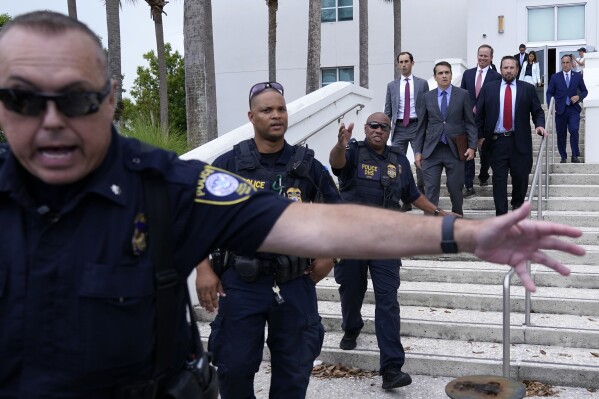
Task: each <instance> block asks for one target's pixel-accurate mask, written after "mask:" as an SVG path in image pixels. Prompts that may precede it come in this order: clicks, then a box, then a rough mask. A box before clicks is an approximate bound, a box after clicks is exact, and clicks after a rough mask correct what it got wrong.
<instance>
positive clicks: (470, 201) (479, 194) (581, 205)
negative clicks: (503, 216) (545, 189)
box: [439, 188, 599, 212]
mask: <svg viewBox="0 0 599 399" xmlns="http://www.w3.org/2000/svg"><path fill="white" fill-rule="evenodd" d="M475 191H476V195H475V196H473V197H469V198H464V205H463V207H464V210H466V209H469V210H481V211H485V210H491V209H495V203H494V201H493V197H492V196H485V195H484V194H487V193H486V190H484V191H485V192H483V190H478V188H475ZM509 193H510V192H509V191H508V194H509ZM534 201H535V202H534V205H535V207H536V196H535V199H534ZM439 207H440V208H441V209H448V210H450V209H451V200H450V199H449V197H442V198H439ZM543 209H544V210H550V211H569V210H576V211H582V212H599V197H552V198H549V199H548V200H544V201H543Z"/></svg>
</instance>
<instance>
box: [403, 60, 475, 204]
mask: <svg viewBox="0 0 599 399" xmlns="http://www.w3.org/2000/svg"><path fill="white" fill-rule="evenodd" d="M433 74H434V76H435V81H436V82H437V85H438V87H437V88H436V89H433V90H431V91H429V92H427V93H424V94H423V95H422V96H421V97H420V98H419V99H418V104H417V111H418V132H417V134H416V142H415V147H414V152H415V159H416V166H417V167H418V168H422V173H423V177H424V186H425V189H426V196H427V198H428V199H429V201H430V202H432V203H433V204H435V205H439V191H440V187H441V172H442V171H443V168H445V174H446V176H447V189H448V191H449V197H450V199H451V207H452V209H451V211H452V212H453V213H458V214H460V215H463V214H464V211H463V209H462V204H463V202H464V197H463V193H462V189H463V187H464V163H465V162H464V161H461V160H460V154H459V153H458V149H457V145H456V143H455V142H454V140H453V138H454V137H456V136H459V135H461V134H466V135H467V138H468V149H467V150H466V151H465V152H464V154H463V155H464V156H465V157H466V159H467V160H470V159H472V158H474V150H475V149H476V145H477V141H478V137H477V131H476V126H475V124H474V115H473V113H472V102H471V101H470V96H469V95H468V92H467V91H466V90H464V89H461V88H459V87H456V86H453V85H452V84H451V77H452V73H451V65H450V64H449V63H448V62H445V61H441V62H438V63H437V64H436V65H435V67H434V68H433Z"/></svg>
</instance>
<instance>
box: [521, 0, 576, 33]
mask: <svg viewBox="0 0 599 399" xmlns="http://www.w3.org/2000/svg"><path fill="white" fill-rule="evenodd" d="M584 16H585V6H584V5H564V6H552V7H539V8H529V9H528V41H529V42H553V41H558V40H584V38H585V17H584Z"/></svg>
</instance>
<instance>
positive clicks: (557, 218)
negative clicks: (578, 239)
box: [532, 211, 599, 227]
mask: <svg viewBox="0 0 599 399" xmlns="http://www.w3.org/2000/svg"><path fill="white" fill-rule="evenodd" d="M532 216H533V218H536V212H534V211H533V212H532ZM543 219H544V220H550V221H552V222H556V223H563V224H569V225H571V226H575V227H597V226H599V215H597V212H585V211H546V212H543Z"/></svg>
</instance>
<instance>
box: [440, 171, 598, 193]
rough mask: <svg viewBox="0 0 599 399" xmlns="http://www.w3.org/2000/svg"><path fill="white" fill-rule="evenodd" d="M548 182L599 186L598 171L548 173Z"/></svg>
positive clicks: (476, 178)
mask: <svg viewBox="0 0 599 399" xmlns="http://www.w3.org/2000/svg"><path fill="white" fill-rule="evenodd" d="M489 174H490V175H491V176H493V171H489ZM533 177H534V175H533V174H532V173H531V174H529V175H528V182H529V184H532V179H533ZM542 178H543V180H542V181H543V183H545V174H544V173H543V174H542ZM511 181H512V178H511V176H508V184H509V183H511ZM446 182H447V176H446V175H445V173H443V174H442V175H441V185H445V183H446ZM488 183H489V186H492V185H493V178H492V177H490V178H489V181H488ZM549 184H550V185H551V186H554V185H596V186H599V172H598V173H596V174H595V173H586V174H583V173H581V174H575V173H568V174H566V173H563V174H550V175H549ZM478 187H480V184H479V180H478V175H476V176H475V177H474V188H475V189H476V188H478Z"/></svg>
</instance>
